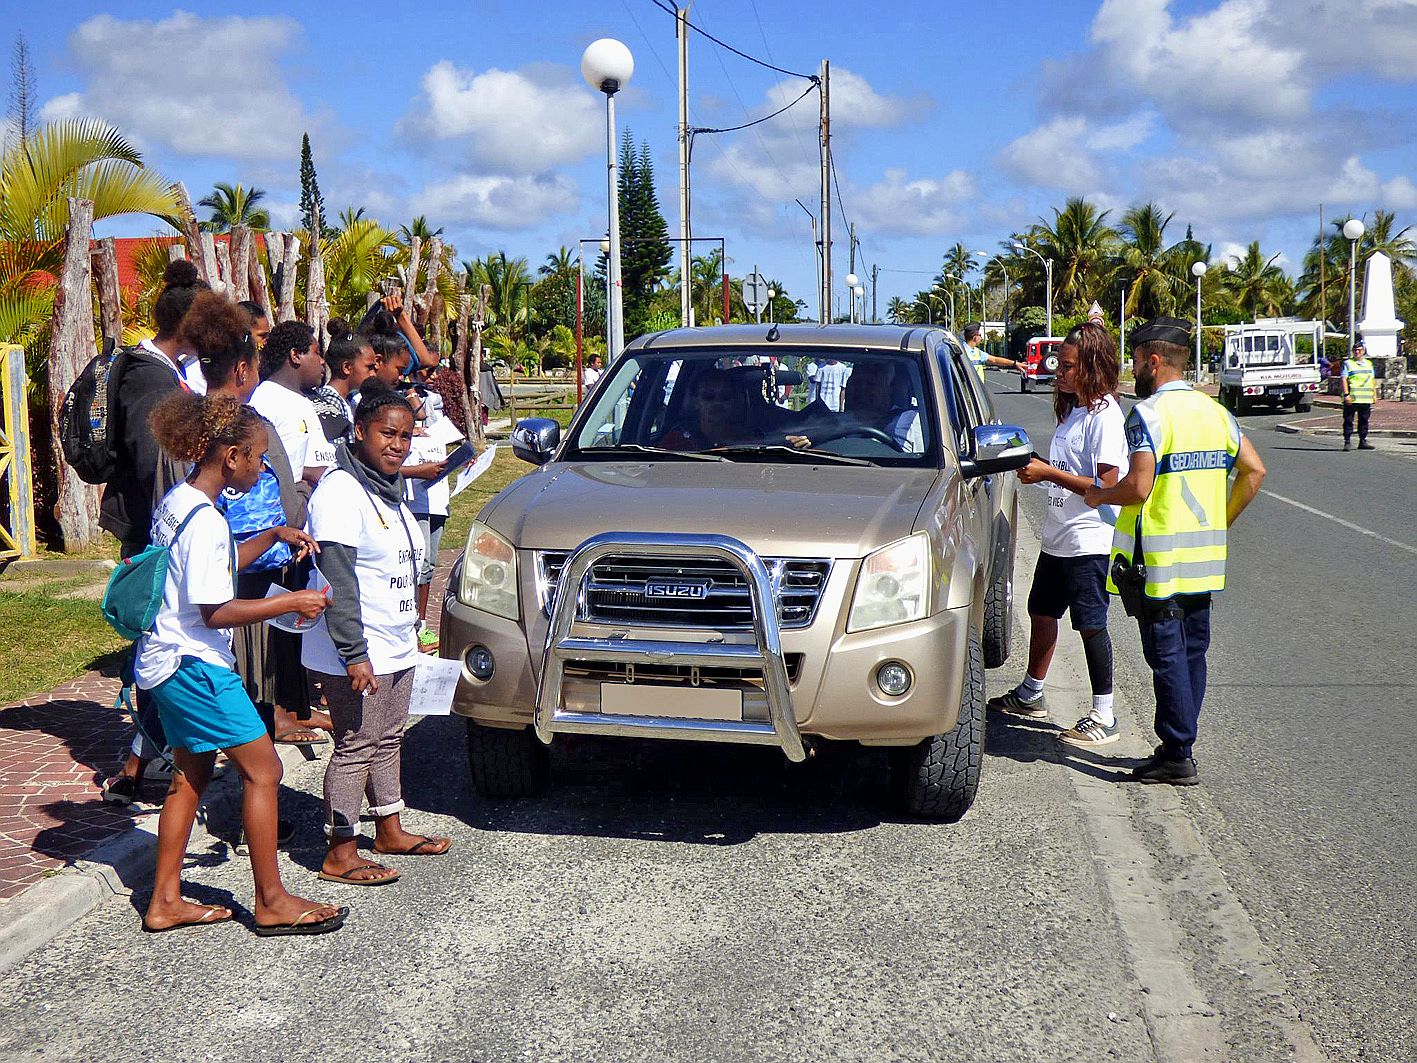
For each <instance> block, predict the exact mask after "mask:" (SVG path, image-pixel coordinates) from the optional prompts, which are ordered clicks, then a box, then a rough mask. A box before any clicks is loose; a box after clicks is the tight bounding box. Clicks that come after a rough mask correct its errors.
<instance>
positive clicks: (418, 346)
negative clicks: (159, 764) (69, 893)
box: [102, 262, 451, 936]
mask: <svg viewBox="0 0 1417 1063" xmlns="http://www.w3.org/2000/svg"><path fill="white" fill-rule="evenodd" d="M155 318H156V322H157V325H158V334H157V336H156V337H154V339H153V340H151V341H145V342H144V344H143V345H142V347H141V348H140V349H138V350H137V351H133V352H125V354H128V355H129V362H128V364H127V365H126V366H125V368H124V370H123V373H122V375H121V376H120V377H119V378H118V384H117V389H118V391H117V399H118V404H117V405H118V409H119V410H120V411H121V424H120V438H119V441H118V453H119V473H118V474H117V475H116V476H115V477H114V478H113V479H112V480H111V481H110V483H109V484H108V486H107V488H106V490H105V497H104V502H103V507H102V512H103V515H104V521H105V527H107V528H108V529H109V530H110V531H113V532H114V534H116V535H117V536H118V537H119V539H120V541H121V543H122V550H123V556H124V557H125V558H126V557H132V556H134V555H135V554H137V553H139V552H140V551H142V550H143V549H146V548H147V547H148V546H149V545H150V544H152V545H157V546H161V547H165V548H166V549H167V551H168V560H167V571H166V577H165V579H166V582H165V586H164V587H163V593H162V601H161V605H160V607H159V609H158V612H157V616H156V619H155V621H154V623H153V624H152V627H151V629H150V630H149V631H148V632H147V633H146V634H144V635H143V636H142V638H140V639H139V641H138V643H137V645H136V647H135V655H134V662H133V679H134V685H135V687H136V690H137V711H136V714H135V715H136V722H137V724H138V727H137V731H138V736H137V738H136V739H135V742H134V746H133V749H132V755H131V756H130V757H129V760H128V763H127V764H125V765H124V768H123V770H122V771H121V772H120V773H119V775H118V776H116V777H115V778H114V779H111V780H109V781H108V782H107V783H106V784H105V788H104V792H105V797H106V798H107V799H109V800H112V801H115V802H119V803H121V802H124V801H125V800H131V799H132V797H133V796H135V795H136V794H137V792H138V786H139V784H140V783H141V780H142V777H143V772H144V769H145V767H146V766H147V764H148V763H149V762H150V761H151V760H153V759H155V758H157V757H158V756H159V755H160V751H161V749H162V747H163V746H164V745H165V746H167V747H168V748H169V749H170V751H171V754H170V755H171V761H172V782H171V785H170V788H169V791H168V796H167V799H166V801H165V803H164V805H163V810H162V814H161V817H160V819H159V824H158V851H157V873H156V876H155V881H154V889H153V895H152V899H151V901H150V902H149V905H148V908H147V911H146V913H145V915H144V918H143V929H144V930H147V931H149V932H157V931H163V930H171V929H175V928H178V927H184V926H193V925H202V924H207V923H215V922H222V921H226V920H229V919H231V918H232V917H233V913H232V912H231V910H230V909H229V908H226V907H224V906H221V905H203V904H194V903H191V902H189V901H187V900H185V899H184V898H183V897H182V891H181V869H182V862H183V855H184V853H185V851H186V845H187V842H188V840H189V838H190V834H191V829H192V825H193V822H194V817H195V814H196V809H197V804H198V801H199V799H200V796H201V793H202V791H203V790H204V788H205V787H206V785H207V783H208V782H209V781H210V779H211V775H212V769H213V766H214V763H215V759H216V754H217V752H218V751H221V752H224V753H225V754H226V756H227V757H228V758H229V759H230V761H231V763H232V764H233V765H234V767H235V769H236V770H237V772H238V773H239V774H240V777H241V781H242V784H243V787H244V797H243V803H242V821H243V827H244V831H243V833H244V839H245V843H246V845H247V847H248V849H249V854H250V859H251V864H252V870H253V874H254V877H255V905H254V913H253V914H254V923H255V930H256V933H258V934H261V935H264V936H274V935H289V934H318V933H326V932H329V931H332V930H337V929H339V928H340V926H342V925H343V922H344V920H345V917H346V916H347V914H348V910H347V909H346V908H344V907H337V906H333V905H329V904H324V903H321V902H318V901H313V900H309V899H306V898H302V897H298V896H295V895H292V894H291V893H289V892H288V891H287V890H286V889H285V888H284V886H283V885H282V883H281V879H280V874H279V871H278V868H277V862H276V847H277V845H278V844H279V843H280V842H281V841H282V840H283V839H282V835H283V834H286V833H287V832H288V831H289V829H290V828H289V826H288V825H287V824H285V823H284V822H283V821H281V820H280V819H279V816H278V814H277V787H278V784H279V781H280V778H281V762H280V759H279V757H278V756H277V755H276V750H275V743H276V742H285V743H291V744H299V745H312V744H324V743H328V742H329V741H330V739H328V738H326V737H325V736H324V735H323V734H322V733H321V732H322V731H324V730H328V731H329V732H330V733H331V734H332V736H333V747H332V752H331V756H330V759H329V764H328V767H327V771H326V774H325V785H324V802H325V829H326V834H327V839H328V846H327V851H326V855H325V859H324V862H323V866H322V868H321V871H320V878H322V879H325V880H329V881H334V882H341V883H347V884H352V885H365V886H375V885H386V884H388V883H391V882H394V881H395V880H397V879H398V877H399V872H398V871H397V870H396V869H394V868H393V867H390V866H388V865H387V864H385V863H382V862H380V861H378V860H369V859H365V858H363V857H362V856H361V855H360V854H359V852H358V849H357V842H358V825H359V820H360V814H361V811H362V808H363V806H364V803H365V800H366V798H367V802H368V806H369V812H370V814H371V815H372V816H373V818H374V821H375V835H374V844H373V848H374V852H375V853H376V854H379V856H380V857H381V858H382V857H385V856H437V855H441V854H443V853H445V852H447V850H448V848H449V847H450V845H451V840H450V839H448V838H443V837H428V836H424V835H419V834H414V833H410V832H409V831H407V830H406V829H404V827H403V825H402V823H401V820H400V813H401V812H402V811H403V809H404V803H403V800H402V793H401V784H400V771H399V767H400V765H399V757H400V743H401V739H402V735H403V730H404V726H405V723H406V721H407V715H408V708H409V696H410V692H411V688H412V684H413V670H414V666H415V664H416V662H417V660H418V658H419V653H420V649H426V648H429V646H430V645H432V646H436V637H432V636H431V633H425V632H426V628H425V627H424V625H423V623H422V619H423V614H424V612H425V610H426V604H427V588H428V586H429V584H430V583H431V579H432V574H433V566H434V562H435V559H436V551H437V543H438V537H439V534H440V532H441V526H442V523H443V521H445V520H446V517H447V512H448V510H447V503H448V497H447V495H448V491H447V486H446V482H445V481H444V480H443V479H442V474H443V473H444V472H445V471H446V470H445V466H446V461H445V458H444V449H445V448H444V445H443V444H434V443H431V442H428V436H427V435H426V432H427V426H428V425H429V424H430V423H431V420H432V419H434V418H436V417H437V416H439V413H438V408H439V407H440V406H441V405H442V404H441V403H440V401H439V399H438V396H437V394H436V392H433V391H431V390H430V391H425V390H424V389H421V388H410V387H396V386H395V385H396V383H397V382H399V381H400V378H404V377H408V378H414V379H417V378H418V377H420V376H421V375H423V374H424V373H425V372H426V371H427V369H428V368H433V367H436V359H434V357H433V356H432V355H430V354H429V353H428V351H427V348H426V347H425V346H424V344H423V341H422V339H421V338H420V337H419V335H418V332H417V330H416V329H415V328H414V327H413V325H412V323H411V322H410V321H409V319H408V317H407V315H406V314H405V313H403V311H402V307H401V305H400V301H399V299H398V297H397V296H392V297H389V298H388V299H386V300H385V301H384V306H383V307H382V308H381V309H379V311H378V312H377V313H376V314H374V315H372V317H371V323H372V325H373V327H372V329H369V330H367V331H362V332H360V333H356V332H354V331H352V330H350V329H349V328H348V326H347V325H345V324H344V323H342V322H335V323H332V326H331V330H330V331H331V341H330V343H329V344H328V346H327V348H326V349H325V350H324V351H321V350H320V346H319V343H318V341H317V339H316V336H315V334H314V332H313V330H311V329H310V328H309V327H307V326H305V325H303V324H300V323H298V322H280V323H278V324H276V325H275V326H274V327H271V326H270V324H269V322H268V319H267V317H266V314H265V311H264V310H263V309H262V308H260V307H259V306H255V305H254V304H238V303H236V302H234V301H232V300H230V299H228V298H227V297H225V296H222V295H219V294H217V293H215V292H212V291H209V290H206V286H205V285H204V284H202V283H201V282H200V281H199V280H197V276H196V271H195V269H193V267H192V266H191V265H190V263H187V262H178V263H174V264H173V265H172V266H170V267H169V269H168V272H167V274H166V276H165V285H164V289H163V291H162V293H161V294H160V295H159V297H158V300H157V305H156V310H155ZM135 367H136V368H135ZM439 437H440V438H446V434H440V436H439ZM414 485H417V486H414ZM440 485H441V491H440V490H439V486H440ZM292 617H298V618H299V619H298V620H294V621H292V620H291V619H290V618H292ZM279 618H286V620H285V622H284V623H283V624H282V625H281V626H274V625H272V624H269V623H267V621H272V620H277V619H279ZM233 633H234V634H235V638H233ZM312 688H313V690H312ZM315 690H317V691H318V692H319V696H320V697H321V698H322V699H323V701H324V703H325V705H326V707H327V711H323V712H322V711H320V710H319V709H316V708H314V707H313V705H312V702H313V701H314V700H315V698H314V691H315ZM258 706H259V707H258ZM261 709H265V710H267V712H266V714H265V716H264V717H263V715H262V711H261Z"/></svg>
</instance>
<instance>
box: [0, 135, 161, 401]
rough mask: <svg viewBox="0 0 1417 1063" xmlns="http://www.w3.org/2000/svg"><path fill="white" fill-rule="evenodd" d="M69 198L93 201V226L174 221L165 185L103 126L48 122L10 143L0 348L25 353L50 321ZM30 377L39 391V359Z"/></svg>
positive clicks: (1, 209) (0, 247)
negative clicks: (15, 347)
mask: <svg viewBox="0 0 1417 1063" xmlns="http://www.w3.org/2000/svg"><path fill="white" fill-rule="evenodd" d="M70 196H74V197H77V198H80V199H90V200H92V201H93V205H94V221H96V222H97V221H101V220H102V219H104V218H111V217H114V216H116V215H120V214H150V215H152V216H154V217H157V218H161V219H162V220H164V221H167V222H171V221H172V220H173V219H174V218H175V217H176V214H177V200H176V198H175V197H174V196H173V194H172V186H171V184H170V183H169V182H168V181H167V179H166V178H164V177H163V176H162V175H160V174H158V173H156V172H154V171H152V170H148V169H145V168H144V167H143V163H142V157H141V156H140V155H139V154H138V152H137V150H136V149H135V148H134V147H133V146H132V144H130V143H129V142H128V141H127V140H126V139H125V138H124V137H123V136H122V134H120V133H119V132H118V131H117V130H116V129H114V128H113V127H112V126H110V125H108V124H107V123H105V122H101V121H98V120H96V119H76V120H70V121H63V122H53V123H48V124H45V125H41V126H39V127H38V128H37V129H36V130H35V132H34V133H32V134H31V135H30V136H29V137H28V138H26V139H25V140H24V141H19V140H18V139H16V140H13V141H11V143H9V144H8V145H6V148H5V150H4V152H3V154H0V342H4V343H18V344H21V345H23V346H27V347H28V346H31V344H32V343H33V342H34V341H35V340H36V339H38V338H39V336H40V334H41V333H42V332H43V331H44V329H45V327H46V325H47V324H48V322H49V319H50V316H51V315H52V313H53V310H54V283H55V282H54V278H55V277H57V276H58V274H59V271H60V267H61V266H62V264H63V261H64V231H65V229H66V228H67V226H68V224H69V197H70ZM30 374H31V380H35V381H36V382H37V383H39V384H41V386H42V384H43V380H44V360H43V358H36V359H33V360H32V364H31V367H30Z"/></svg>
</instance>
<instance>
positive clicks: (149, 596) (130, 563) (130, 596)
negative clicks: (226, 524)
mask: <svg viewBox="0 0 1417 1063" xmlns="http://www.w3.org/2000/svg"><path fill="white" fill-rule="evenodd" d="M214 508H216V507H214V506H212V505H211V504H210V503H206V502H204V503H202V504H201V505H199V506H196V507H194V508H193V509H192V512H190V513H188V514H187V516H186V517H184V518H183V520H182V523H181V524H179V525H178V526H177V530H176V531H175V532H173V533H172V542H171V543H168V544H167V545H166V546H159V545H157V544H156V543H152V544H150V545H148V546H147V547H145V548H144V549H142V550H140V551H139V552H138V553H136V554H134V555H133V556H132V557H129V558H126V559H125V560H123V561H120V562H118V567H117V568H115V569H114V570H113V573H112V574H111V575H110V576H109V577H108V586H107V588H105V589H104V592H103V618H104V619H105V620H107V621H108V623H109V625H110V626H111V627H112V628H113V630H114V631H116V632H118V634H120V635H122V636H123V637H124V638H125V639H139V638H142V637H143V636H144V635H146V634H147V633H148V632H150V631H152V629H153V625H154V624H155V623H156V622H157V612H158V610H159V609H160V608H162V598H163V595H164V593H166V591H167V564H168V559H169V556H170V555H171V553H172V546H173V544H174V543H176V542H177V538H178V536H180V535H181V534H182V533H183V532H184V531H186V530H187V525H189V524H191V523H192V518H193V517H195V516H196V515H197V514H198V513H200V512H201V511H202V510H204V509H214Z"/></svg>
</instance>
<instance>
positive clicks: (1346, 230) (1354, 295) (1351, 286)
mask: <svg viewBox="0 0 1417 1063" xmlns="http://www.w3.org/2000/svg"><path fill="white" fill-rule="evenodd" d="M1367 231H1368V228H1367V226H1366V225H1364V224H1363V220H1362V219H1361V218H1349V219H1348V220H1347V221H1346V222H1344V223H1343V238H1344V239H1345V240H1347V241H1348V357H1350V358H1352V357H1353V347H1354V345H1355V344H1356V343H1357V342H1358V241H1359V240H1361V239H1363V234H1364V233H1365V232H1367Z"/></svg>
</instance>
